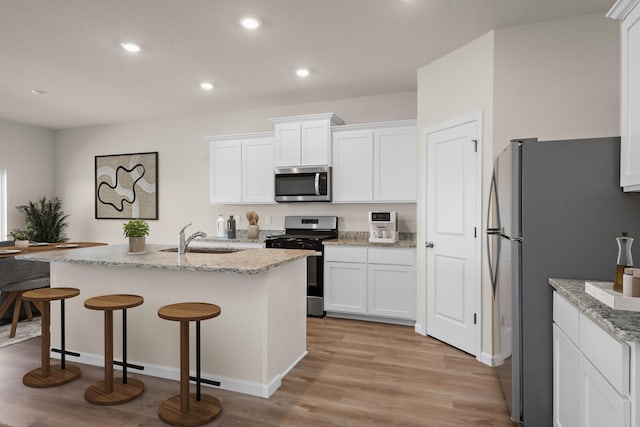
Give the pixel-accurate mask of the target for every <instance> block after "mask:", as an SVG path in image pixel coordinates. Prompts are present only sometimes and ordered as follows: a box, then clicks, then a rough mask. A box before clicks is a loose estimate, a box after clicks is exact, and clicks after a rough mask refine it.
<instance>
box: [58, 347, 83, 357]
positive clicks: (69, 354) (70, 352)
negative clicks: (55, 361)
mask: <svg viewBox="0 0 640 427" xmlns="http://www.w3.org/2000/svg"><path fill="white" fill-rule="evenodd" d="M51 351H52V352H54V353H58V354H60V353H62V350H60V349H59V348H52V349H51ZM64 354H66V355H67V356H73V357H80V353H76V352H75V351H69V350H65V351H64Z"/></svg>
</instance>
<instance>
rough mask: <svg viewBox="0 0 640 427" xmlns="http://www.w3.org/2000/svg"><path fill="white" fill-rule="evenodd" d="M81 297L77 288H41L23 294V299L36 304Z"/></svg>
mask: <svg viewBox="0 0 640 427" xmlns="http://www.w3.org/2000/svg"><path fill="white" fill-rule="evenodd" d="M78 295H80V289H76V288H41V289H32V290H30V291H26V292H25V293H23V294H22V298H24V299H26V300H30V301H35V302H50V301H57V300H61V299H66V298H73V297H76V296H78Z"/></svg>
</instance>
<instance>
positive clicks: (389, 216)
mask: <svg viewBox="0 0 640 427" xmlns="http://www.w3.org/2000/svg"><path fill="white" fill-rule="evenodd" d="M369 241H370V242H372V243H394V242H397V241H398V213H397V212H395V211H390V212H369Z"/></svg>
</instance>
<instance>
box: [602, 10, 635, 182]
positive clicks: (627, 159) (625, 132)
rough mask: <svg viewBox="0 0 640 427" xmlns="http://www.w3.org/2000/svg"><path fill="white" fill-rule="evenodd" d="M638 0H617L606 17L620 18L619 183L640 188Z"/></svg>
mask: <svg viewBox="0 0 640 427" xmlns="http://www.w3.org/2000/svg"><path fill="white" fill-rule="evenodd" d="M639 4H640V0H618V1H617V2H616V3H615V4H614V6H613V7H612V8H611V10H610V11H609V13H608V14H607V16H608V17H610V18H614V19H619V20H620V21H621V22H620V37H621V39H620V48H621V52H620V53H621V54H620V60H621V62H620V78H621V82H620V83H621V84H620V89H621V91H620V102H621V104H620V132H621V136H622V146H621V153H620V185H621V186H622V187H623V188H624V190H625V191H640V6H638V5H639Z"/></svg>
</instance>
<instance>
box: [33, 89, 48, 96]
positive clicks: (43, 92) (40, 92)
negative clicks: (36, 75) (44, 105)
mask: <svg viewBox="0 0 640 427" xmlns="http://www.w3.org/2000/svg"><path fill="white" fill-rule="evenodd" d="M31 93H32V94H34V95H38V96H47V95H49V92H47V91H46V90H42V89H31Z"/></svg>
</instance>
